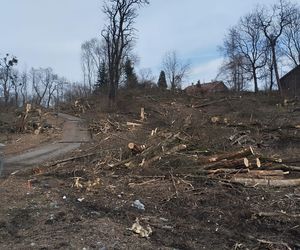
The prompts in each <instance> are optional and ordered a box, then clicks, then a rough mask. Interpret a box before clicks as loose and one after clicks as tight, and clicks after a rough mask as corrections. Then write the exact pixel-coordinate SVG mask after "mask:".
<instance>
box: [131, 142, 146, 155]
mask: <svg viewBox="0 0 300 250" xmlns="http://www.w3.org/2000/svg"><path fill="white" fill-rule="evenodd" d="M128 148H129V149H130V150H131V152H132V153H133V154H140V153H142V152H143V151H144V150H145V148H146V146H145V145H138V144H135V143H133V142H130V143H128Z"/></svg>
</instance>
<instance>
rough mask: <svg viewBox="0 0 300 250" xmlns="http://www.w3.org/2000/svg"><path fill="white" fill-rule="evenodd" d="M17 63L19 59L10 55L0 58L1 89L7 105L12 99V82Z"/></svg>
mask: <svg viewBox="0 0 300 250" xmlns="http://www.w3.org/2000/svg"><path fill="white" fill-rule="evenodd" d="M17 63H18V60H17V58H16V57H15V56H10V55H9V54H6V55H5V56H4V57H3V58H0V83H1V84H0V87H2V89H3V95H4V102H5V105H7V104H8V101H9V97H10V89H11V81H12V79H13V75H12V70H13V66H14V65H16V64H17Z"/></svg>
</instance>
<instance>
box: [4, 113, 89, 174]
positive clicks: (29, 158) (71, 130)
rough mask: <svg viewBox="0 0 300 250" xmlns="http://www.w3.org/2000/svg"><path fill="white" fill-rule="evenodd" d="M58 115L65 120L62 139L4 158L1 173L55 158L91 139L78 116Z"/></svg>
mask: <svg viewBox="0 0 300 250" xmlns="http://www.w3.org/2000/svg"><path fill="white" fill-rule="evenodd" d="M58 116H59V117H61V118H63V119H64V120H65V123H64V127H63V139H62V140H61V141H57V142H54V143H52V144H47V145H44V146H41V147H39V148H34V149H31V150H30V151H28V152H25V153H23V154H20V155H15V156H11V157H9V158H6V159H4V168H3V172H2V175H4V176H6V175H8V174H10V173H12V172H14V171H16V170H18V169H20V168H24V167H28V166H35V165H37V164H40V163H43V162H45V161H48V160H52V159H55V158H56V157H58V156H61V155H63V154H66V153H68V152H70V151H72V150H74V149H76V148H78V147H80V145H81V143H86V142H89V140H90V139H91V138H90V135H89V133H88V130H87V128H86V127H85V126H84V124H83V121H82V120H81V119H80V118H77V117H74V116H71V115H67V114H62V113H59V114H58ZM0 174H1V172H0Z"/></svg>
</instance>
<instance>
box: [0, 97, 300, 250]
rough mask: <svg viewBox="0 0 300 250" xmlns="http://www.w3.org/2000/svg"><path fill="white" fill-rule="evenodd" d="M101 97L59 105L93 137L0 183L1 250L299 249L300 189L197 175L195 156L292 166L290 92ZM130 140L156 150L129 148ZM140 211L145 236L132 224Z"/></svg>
mask: <svg viewBox="0 0 300 250" xmlns="http://www.w3.org/2000/svg"><path fill="white" fill-rule="evenodd" d="M99 99H100V100H99ZM104 101H105V100H104ZM104 101H103V100H102V99H101V98H98V99H95V98H94V99H91V100H89V101H88V103H86V102H83V103H82V106H84V109H82V108H80V109H74V108H70V107H69V106H65V111H64V112H67V111H69V112H70V113H72V114H77V115H78V116H81V117H82V118H84V119H86V121H87V123H88V126H89V127H90V130H91V132H92V133H93V141H92V142H90V143H85V144H83V145H82V146H81V148H80V149H77V150H76V151H75V152H73V153H71V154H69V155H65V156H63V157H62V159H61V160H62V161H56V162H48V163H45V164H43V165H39V166H34V167H32V168H28V169H23V170H22V171H20V172H18V173H17V174H15V175H11V176H9V177H8V178H6V179H2V180H1V182H0V192H1V199H2V202H1V203H0V248H1V249H300V206H299V205H300V187H298V186H294V187H272V186H271V187H270V186H262V187H261V186H250V187H245V186H244V185H242V184H235V183H232V182H231V181H230V176H227V175H226V174H225V175H224V174H207V173H204V172H201V171H200V170H202V169H203V168H204V165H203V164H201V161H200V160H201V159H203V158H205V157H210V156H214V155H219V154H223V153H224V152H234V151H236V150H240V149H244V148H247V147H250V146H251V147H252V148H253V149H254V151H255V152H257V154H259V155H263V156H265V157H270V158H276V159H277V158H283V159H294V162H293V163H291V164H290V165H292V166H293V167H299V166H300V164H299V162H297V161H296V159H297V158H298V157H299V153H300V147H299V127H298V125H299V124H300V115H299V111H300V109H299V102H297V100H290V101H289V102H284V100H283V99H282V98H281V97H279V96H276V95H271V96H270V95H263V94H262V95H258V96H255V95H253V94H247V93H245V94H242V95H231V94H224V95H218V96H197V97H188V96H186V95H185V94H182V93H176V94H172V93H169V92H165V93H159V92H153V93H152V92H150V91H148V93H143V92H142V91H135V92H131V93H128V92H127V93H120V96H119V101H118V103H117V105H116V107H114V108H111V107H110V108H107V106H106V105H105V102H104ZM141 107H144V108H145V113H146V114H145V116H146V119H145V120H144V121H140V108H141ZM127 122H132V123H138V124H141V125H138V126H134V127H133V126H128V125H127ZM287 125H288V126H287ZM156 128H157V129H156ZM151 134H152V135H151ZM174 135H176V137H174ZM238 135H241V136H244V135H245V136H244V137H242V138H243V140H238V141H236V138H240V137H238ZM232 136H234V137H232ZM173 138H175V139H173ZM171 139H172V140H171ZM129 142H134V143H136V144H139V145H142V144H143V145H145V146H146V150H145V151H147V150H148V151H147V152H151V149H153V150H152V152H151V153H149V154H147V155H145V157H144V156H143V153H141V154H137V155H135V154H133V153H132V152H130V151H129V149H128V148H127V144H128V143H129ZM166 142H168V143H169V144H167V143H166ZM182 144H184V145H185V146H186V148H185V149H183V150H181V151H178V152H177V151H176V152H173V151H172V150H170V148H173V147H174V146H176V145H182ZM164 147H165V149H164ZM161 148H163V149H161ZM171 151H172V152H171ZM163 152H167V153H166V154H163ZM168 152H169V153H168ZM157 155H158V156H160V157H158V158H156V159H154V160H153V157H155V156H157ZM64 160H65V161H64ZM295 169H296V168H295ZM297 177H299V174H298V171H293V172H291V173H290V174H289V175H288V176H287V177H285V178H287V179H288V178H297ZM136 200H139V201H140V202H141V203H142V204H144V205H145V209H144V210H142V209H138V208H136V207H134V206H133V203H134V201H136ZM136 219H138V220H139V223H140V225H141V226H142V227H143V228H145V229H146V232H149V227H150V228H151V231H152V233H151V234H150V235H149V237H146V238H142V237H141V235H140V234H137V233H134V232H133V231H132V230H130V229H132V225H133V224H134V223H135V222H136Z"/></svg>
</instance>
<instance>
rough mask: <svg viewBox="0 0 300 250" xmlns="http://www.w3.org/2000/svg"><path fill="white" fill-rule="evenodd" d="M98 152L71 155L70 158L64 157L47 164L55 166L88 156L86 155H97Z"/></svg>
mask: <svg viewBox="0 0 300 250" xmlns="http://www.w3.org/2000/svg"><path fill="white" fill-rule="evenodd" d="M96 154H97V153H89V154H85V155H80V156H75V157H70V158H66V159H62V160H58V161H56V162H53V163H50V164H49V165H47V166H48V167H53V166H55V165H58V164H61V163H65V162H68V161H73V160H79V159H82V158H86V157H89V156H94V155H96Z"/></svg>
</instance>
